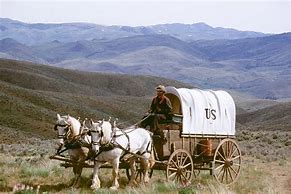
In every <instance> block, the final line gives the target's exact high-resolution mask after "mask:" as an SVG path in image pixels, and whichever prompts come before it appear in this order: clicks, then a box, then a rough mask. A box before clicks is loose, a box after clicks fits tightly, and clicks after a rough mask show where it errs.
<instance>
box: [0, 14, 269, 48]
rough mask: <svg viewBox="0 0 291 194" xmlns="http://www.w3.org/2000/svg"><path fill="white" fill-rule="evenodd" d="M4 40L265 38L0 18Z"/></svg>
mask: <svg viewBox="0 0 291 194" xmlns="http://www.w3.org/2000/svg"><path fill="white" fill-rule="evenodd" d="M0 30H1V33H0V39H4V38H12V39H15V40H17V41H18V42H20V43H24V44H27V45H36V44H40V43H45V42H51V41H54V40H58V41H60V42H73V41H78V40H93V39H96V40H113V39H116V38H124V37H130V36H136V35H155V34H164V35H170V36H173V37H176V38H179V39H181V40H184V41H193V40H200V39H206V40H213V39H238V38H247V37H262V36H265V34H263V33H258V32H249V31H238V30H235V29H228V28H213V27H211V26H208V25H206V24H204V23H197V24H159V25H154V26H139V27H129V26H102V25H96V24H89V23H63V24H43V23H35V24H29V23H23V22H20V21H16V20H11V19H8V18H0Z"/></svg>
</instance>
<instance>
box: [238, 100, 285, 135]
mask: <svg viewBox="0 0 291 194" xmlns="http://www.w3.org/2000/svg"><path fill="white" fill-rule="evenodd" d="M237 122H238V123H239V124H241V125H244V126H245V127H247V128H248V129H249V130H255V129H261V130H280V131H282V130H285V131H291V102H285V103H280V104H277V105H274V106H271V107H267V108H264V109H261V110H257V111H254V112H251V113H244V114H240V115H238V119H237Z"/></svg>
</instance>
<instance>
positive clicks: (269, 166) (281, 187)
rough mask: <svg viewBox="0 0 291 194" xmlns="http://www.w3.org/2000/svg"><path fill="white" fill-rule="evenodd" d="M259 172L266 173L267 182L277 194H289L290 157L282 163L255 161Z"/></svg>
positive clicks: (290, 178) (290, 176) (290, 177)
mask: <svg viewBox="0 0 291 194" xmlns="http://www.w3.org/2000/svg"><path fill="white" fill-rule="evenodd" d="M255 164H256V165H255V166H256V167H257V168H258V170H259V171H263V172H267V174H268V175H269V177H267V181H268V182H269V183H271V184H272V187H273V188H274V190H275V191H276V193H279V194H291V157H290V158H288V160H287V161H286V160H284V161H273V162H266V161H262V160H255Z"/></svg>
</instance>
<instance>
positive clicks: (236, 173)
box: [229, 166, 238, 176]
mask: <svg viewBox="0 0 291 194" xmlns="http://www.w3.org/2000/svg"><path fill="white" fill-rule="evenodd" d="M229 168H230V169H231V170H232V171H233V172H234V173H235V175H236V176H237V175H238V172H237V171H235V170H234V169H233V167H232V166H230V167H229Z"/></svg>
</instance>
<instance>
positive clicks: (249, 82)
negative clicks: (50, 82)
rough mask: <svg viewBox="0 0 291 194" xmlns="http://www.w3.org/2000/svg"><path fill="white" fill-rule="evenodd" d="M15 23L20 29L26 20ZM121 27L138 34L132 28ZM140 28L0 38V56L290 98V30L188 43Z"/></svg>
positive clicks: (83, 25) (27, 26)
mask: <svg viewBox="0 0 291 194" xmlns="http://www.w3.org/2000/svg"><path fill="white" fill-rule="evenodd" d="M8 23H9V21H8ZM16 23H17V22H16ZM17 24H18V23H17ZM13 25H14V24H13ZM15 25H16V24H15ZM19 25H20V28H22V27H21V26H22V25H24V24H19ZM31 25H32V24H25V26H26V28H28V29H29V28H30V27H31V28H33V29H35V28H36V29H50V28H55V27H59V25H61V24H51V26H46V25H39V26H38V25H37V26H31ZM75 25H76V26H78V27H84V28H86V29H91V28H90V27H88V26H87V27H86V25H85V24H82V25H81V24H66V26H69V27H75ZM169 26H172V25H169ZM173 26H175V28H176V27H177V26H179V24H175V25H173ZM173 26H172V27H173ZM91 27H92V26H91ZM200 27H201V28H207V29H208V28H209V27H207V26H203V25H202V26H201V25H200ZM3 29H4V30H5V28H3ZM151 30H153V29H151ZM122 31H126V32H130V33H133V34H134V33H136V30H134V29H132V28H130V27H128V28H125V27H123V28H122ZM142 31H143V32H145V34H146V35H136V34H135V36H133V35H131V36H128V37H123V38H117V39H114V40H107V41H106V40H104V39H102V40H100V39H94V40H87V39H85V40H74V41H73V42H67V43H64V42H60V41H58V40H54V41H51V42H47V43H43V44H39V45H30V46H29V45H24V44H22V43H20V42H17V41H16V40H14V39H11V38H6V39H3V40H2V41H0V47H1V48H0V57H2V58H9V59H11V58H12V59H17V60H26V61H33V62H39V63H42V64H50V65H52V66H58V67H63V68H66V69H76V70H83V71H99V72H109V73H125V74H134V75H154V76H159V77H166V78H170V79H175V80H179V81H182V82H185V83H189V84H195V85H198V86H199V87H202V88H224V89H231V90H236V91H239V92H244V93H246V94H250V95H253V96H257V97H259V98H265V99H281V98H291V87H290V84H291V68H290V64H291V46H290V45H291V33H284V34H278V35H272V36H267V37H256V38H245V39H237V40H211V41H210V40H207V41H206V40H203V41H202V40H199V41H194V42H191V43H188V42H185V41H182V40H180V39H177V38H175V37H172V36H169V35H163V34H156V33H154V34H151V33H150V32H151V31H147V30H146V29H144V28H143V30H142ZM32 33H34V31H32ZM72 33H74V32H72Z"/></svg>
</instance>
